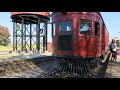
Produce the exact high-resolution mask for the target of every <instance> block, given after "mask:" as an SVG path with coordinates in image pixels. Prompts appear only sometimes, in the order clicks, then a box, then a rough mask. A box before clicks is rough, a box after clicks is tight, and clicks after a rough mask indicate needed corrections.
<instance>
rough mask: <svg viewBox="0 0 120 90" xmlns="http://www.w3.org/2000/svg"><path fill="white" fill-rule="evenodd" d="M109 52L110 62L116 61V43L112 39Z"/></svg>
mask: <svg viewBox="0 0 120 90" xmlns="http://www.w3.org/2000/svg"><path fill="white" fill-rule="evenodd" d="M110 51H111V53H112V58H111V60H115V61H116V59H117V44H116V41H115V40H114V39H112V42H111V43H110Z"/></svg>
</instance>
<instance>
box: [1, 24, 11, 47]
mask: <svg viewBox="0 0 120 90" xmlns="http://www.w3.org/2000/svg"><path fill="white" fill-rule="evenodd" d="M9 37H10V33H9V30H8V28H7V27H4V26H1V25H0V45H4V46H7V45H8V44H9V43H10V39H9Z"/></svg>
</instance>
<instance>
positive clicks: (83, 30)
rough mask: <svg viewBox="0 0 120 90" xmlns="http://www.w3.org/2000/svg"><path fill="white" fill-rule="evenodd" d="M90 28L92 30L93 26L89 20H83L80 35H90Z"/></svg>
mask: <svg viewBox="0 0 120 90" xmlns="http://www.w3.org/2000/svg"><path fill="white" fill-rule="evenodd" d="M90 28H91V24H90V21H88V20H81V24H80V34H82V35H84V34H88V35H89V34H90Z"/></svg>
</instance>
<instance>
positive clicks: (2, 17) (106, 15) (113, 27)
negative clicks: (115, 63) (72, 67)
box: [0, 12, 120, 42]
mask: <svg viewBox="0 0 120 90" xmlns="http://www.w3.org/2000/svg"><path fill="white" fill-rule="evenodd" d="M100 13H101V15H102V17H103V19H104V22H105V24H106V27H107V29H108V32H109V35H110V37H118V38H120V12H100ZM11 21H12V20H11V18H10V12H0V25H3V26H6V27H8V29H9V32H10V34H11V37H10V39H11V41H13V23H12V22H11ZM48 33H49V34H48V41H49V42H51V27H50V26H49V27H48Z"/></svg>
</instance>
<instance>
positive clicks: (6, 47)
mask: <svg viewBox="0 0 120 90" xmlns="http://www.w3.org/2000/svg"><path fill="white" fill-rule="evenodd" d="M32 47H33V48H36V45H33V46H32ZM26 48H27V49H29V47H28V46H27V45H26ZM40 48H43V46H42V45H40ZM12 50H13V46H12V45H9V46H1V45H0V52H6V51H12ZM18 50H21V46H19V47H18Z"/></svg>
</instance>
